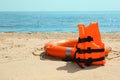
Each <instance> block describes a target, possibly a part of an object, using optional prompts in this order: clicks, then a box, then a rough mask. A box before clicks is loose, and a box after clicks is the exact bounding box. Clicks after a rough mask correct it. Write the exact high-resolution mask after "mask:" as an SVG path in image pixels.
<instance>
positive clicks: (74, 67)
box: [40, 52, 100, 73]
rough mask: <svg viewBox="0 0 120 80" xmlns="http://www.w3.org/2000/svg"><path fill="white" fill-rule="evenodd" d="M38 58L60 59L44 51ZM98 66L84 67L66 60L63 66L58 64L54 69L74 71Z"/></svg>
mask: <svg viewBox="0 0 120 80" xmlns="http://www.w3.org/2000/svg"><path fill="white" fill-rule="evenodd" d="M40 60H52V61H62V60H61V59H58V58H55V57H52V56H49V55H46V53H45V52H42V53H41V54H40ZM98 67H100V66H90V67H85V68H84V69H82V68H80V67H79V66H78V65H77V64H75V63H72V62H66V64H65V65H64V66H60V67H58V68H56V70H65V71H67V72H68V73H74V72H77V71H80V70H91V69H96V68H98Z"/></svg>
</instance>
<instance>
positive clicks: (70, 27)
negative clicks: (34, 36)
mask: <svg viewBox="0 0 120 80" xmlns="http://www.w3.org/2000/svg"><path fill="white" fill-rule="evenodd" d="M90 22H98V23H99V29H100V31H101V32H120V11H91V12H90V11H84V12H82V11H81V12H77V11H76V12H72V11H66V12H0V32H78V29H77V25H78V23H82V24H85V25H86V26H88V25H89V23H90Z"/></svg>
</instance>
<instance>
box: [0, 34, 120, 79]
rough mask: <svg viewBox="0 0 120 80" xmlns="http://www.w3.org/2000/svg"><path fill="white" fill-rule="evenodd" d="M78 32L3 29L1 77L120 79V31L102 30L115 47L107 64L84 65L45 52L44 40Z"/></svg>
mask: <svg viewBox="0 0 120 80" xmlns="http://www.w3.org/2000/svg"><path fill="white" fill-rule="evenodd" d="M77 36H78V35H77V33H0V80H120V33H103V34H102V41H103V42H105V43H106V44H107V45H109V46H110V47H112V51H111V52H110V53H109V56H108V57H107V59H106V60H107V63H106V64H105V66H91V67H87V68H85V69H81V68H79V67H78V65H76V64H73V63H67V62H63V61H61V60H59V59H56V58H53V57H50V56H44V55H43V54H44V53H43V52H44V49H43V47H44V45H45V43H47V42H49V41H51V40H55V39H60V40H61V39H71V38H77ZM33 53H35V54H41V55H42V56H34V55H33Z"/></svg>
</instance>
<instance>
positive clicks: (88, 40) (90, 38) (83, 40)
mask: <svg viewBox="0 0 120 80" xmlns="http://www.w3.org/2000/svg"><path fill="white" fill-rule="evenodd" d="M90 41H93V38H92V37H91V36H87V38H80V37H79V38H78V43H83V42H90Z"/></svg>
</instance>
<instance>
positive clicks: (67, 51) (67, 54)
mask: <svg viewBox="0 0 120 80" xmlns="http://www.w3.org/2000/svg"><path fill="white" fill-rule="evenodd" d="M71 50H72V48H67V49H66V57H70V54H71Z"/></svg>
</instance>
